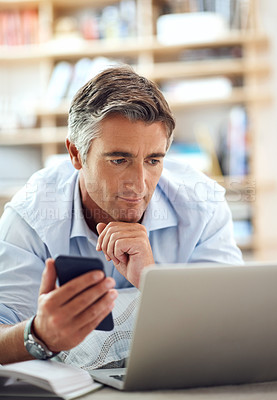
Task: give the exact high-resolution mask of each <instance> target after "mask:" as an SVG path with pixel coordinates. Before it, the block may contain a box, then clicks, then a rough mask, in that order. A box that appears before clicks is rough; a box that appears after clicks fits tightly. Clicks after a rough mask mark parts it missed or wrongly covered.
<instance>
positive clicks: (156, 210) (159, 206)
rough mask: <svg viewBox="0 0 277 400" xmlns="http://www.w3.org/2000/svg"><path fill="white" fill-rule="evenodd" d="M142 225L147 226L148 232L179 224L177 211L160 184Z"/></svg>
mask: <svg viewBox="0 0 277 400" xmlns="http://www.w3.org/2000/svg"><path fill="white" fill-rule="evenodd" d="M142 225H144V226H145V227H146V229H147V232H148V233H149V232H150V231H155V230H157V229H164V228H169V227H171V226H177V225H178V220H177V216H176V213H175V211H174V209H173V207H172V205H171V204H170V202H169V201H168V199H167V198H166V197H165V195H164V193H163V191H162V190H161V188H160V187H159V185H158V186H157V187H156V189H155V191H154V193H153V196H152V198H151V200H150V202H149V204H148V207H147V209H146V210H145V213H144V217H143V220H142Z"/></svg>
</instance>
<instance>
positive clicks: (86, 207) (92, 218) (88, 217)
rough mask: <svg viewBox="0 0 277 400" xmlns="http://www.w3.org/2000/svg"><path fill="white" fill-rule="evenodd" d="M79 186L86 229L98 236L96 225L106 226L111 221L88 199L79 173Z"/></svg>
mask: <svg viewBox="0 0 277 400" xmlns="http://www.w3.org/2000/svg"><path fill="white" fill-rule="evenodd" d="M79 185H80V194H81V201H82V208H83V214H84V217H85V221H86V223H87V225H88V227H89V228H90V229H91V230H92V231H93V232H94V233H96V234H98V233H97V229H96V226H97V224H99V222H104V223H105V224H108V223H109V222H111V221H113V219H112V217H111V216H110V215H109V214H107V213H106V212H105V211H104V210H102V208H100V207H98V205H97V204H96V203H95V202H94V201H93V200H92V199H91V198H90V196H89V194H88V192H87V189H86V186H85V182H84V179H83V176H82V174H81V173H80V182H79Z"/></svg>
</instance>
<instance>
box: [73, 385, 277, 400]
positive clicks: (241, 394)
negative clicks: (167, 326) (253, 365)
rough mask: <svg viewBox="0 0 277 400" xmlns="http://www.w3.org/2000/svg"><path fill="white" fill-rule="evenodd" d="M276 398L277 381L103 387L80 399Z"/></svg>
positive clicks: (254, 399)
mask: <svg viewBox="0 0 277 400" xmlns="http://www.w3.org/2000/svg"><path fill="white" fill-rule="evenodd" d="M142 397H143V400H168V399H172V400H175V399H176V400H177V399H178V400H179V399H184V400H276V399H277V382H269V383H259V384H251V385H238V386H221V387H210V388H201V389H189V390H188V389H187V390H169V391H167V390H164V391H153V392H120V391H118V390H115V389H110V388H107V387H103V388H102V389H100V390H98V391H96V392H93V393H90V394H88V395H86V396H83V397H81V398H80V400H111V399H112V400H122V399H124V400H125V399H126V400H138V399H141V398H142Z"/></svg>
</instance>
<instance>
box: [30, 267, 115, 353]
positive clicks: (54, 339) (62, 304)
mask: <svg viewBox="0 0 277 400" xmlns="http://www.w3.org/2000/svg"><path fill="white" fill-rule="evenodd" d="M56 278H57V275H56V269H55V263H54V260H53V259H48V260H47V261H46V268H45V270H44V272H43V276H42V280H41V286H40V294H39V299H38V310H37V316H36V317H35V320H34V330H35V332H34V333H35V335H36V336H37V337H38V338H39V339H41V340H42V341H43V342H44V343H45V344H46V346H47V347H48V348H49V349H50V350H51V351H53V352H59V351H62V350H69V349H71V348H73V347H75V346H77V345H78V344H79V343H81V342H82V341H83V340H84V339H85V337H86V336H87V335H88V334H89V333H90V332H91V331H92V330H94V329H95V328H96V327H97V326H98V325H99V323H100V322H101V321H102V320H103V319H104V318H105V317H106V316H107V315H108V314H109V313H110V312H111V310H112V309H113V308H114V300H115V299H116V297H117V295H118V294H117V291H116V290H115V289H113V288H114V286H115V281H114V279H113V278H105V277H104V273H103V272H102V271H91V272H88V273H86V274H84V275H82V276H79V277H78V278H75V279H72V280H71V281H70V282H67V283H66V284H64V285H63V286H61V287H57V286H56Z"/></svg>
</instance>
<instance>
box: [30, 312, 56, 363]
mask: <svg viewBox="0 0 277 400" xmlns="http://www.w3.org/2000/svg"><path fill="white" fill-rule="evenodd" d="M35 317H36V315H34V316H33V317H31V318H30V319H29V320H28V321H27V323H26V325H25V329H24V346H25V348H26V350H27V351H28V353H30V354H31V355H32V356H33V357H34V358H37V359H39V360H47V359H49V358H52V357H54V356H56V355H57V354H58V353H55V352H53V351H51V350H50V349H49V348H48V347H47V345H46V344H45V343H44V342H43V341H42V340H41V339H39V338H38V337H37V336H36V334H35V331H34V320H35Z"/></svg>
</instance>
